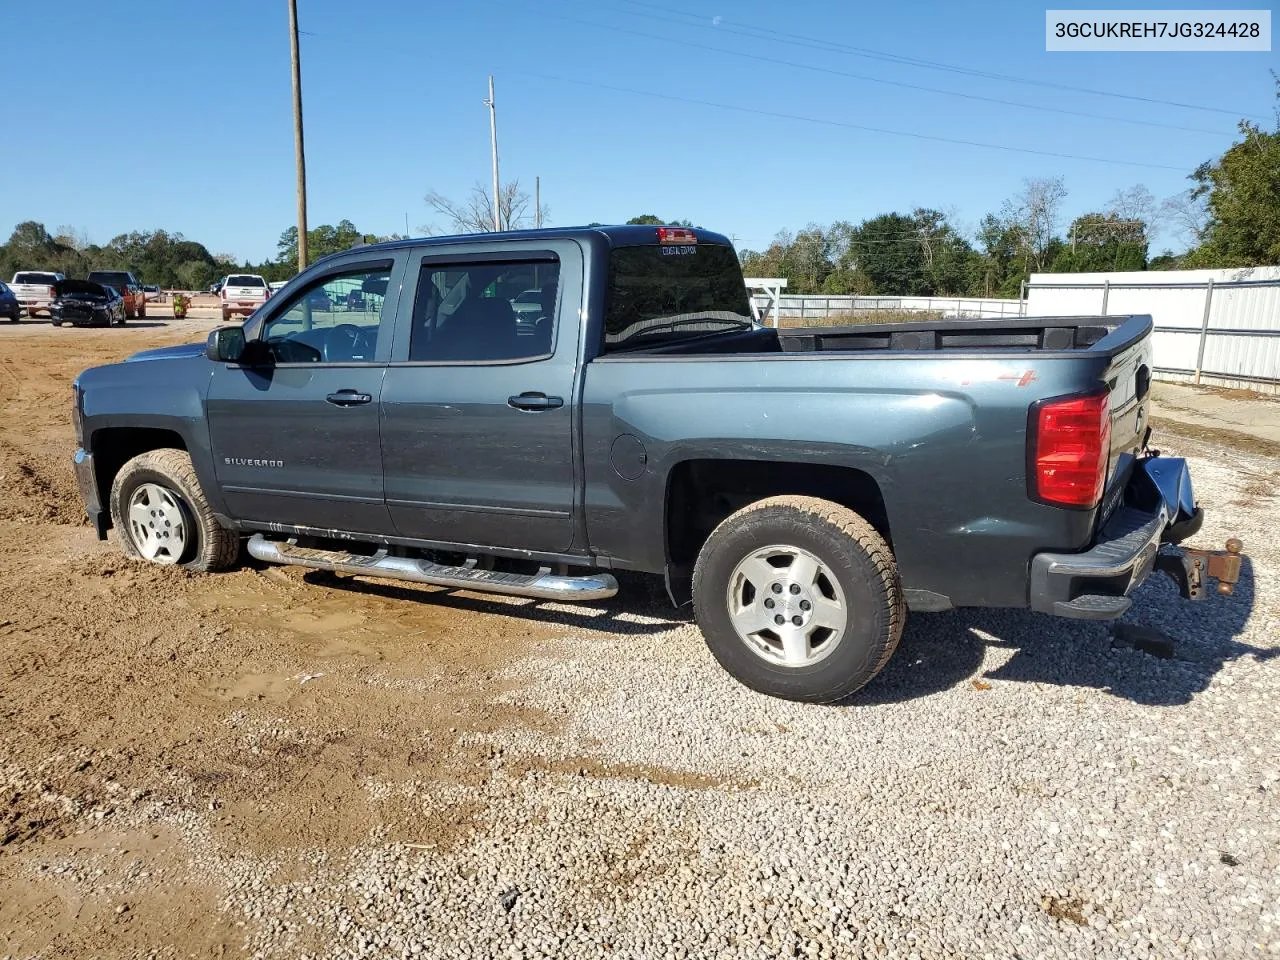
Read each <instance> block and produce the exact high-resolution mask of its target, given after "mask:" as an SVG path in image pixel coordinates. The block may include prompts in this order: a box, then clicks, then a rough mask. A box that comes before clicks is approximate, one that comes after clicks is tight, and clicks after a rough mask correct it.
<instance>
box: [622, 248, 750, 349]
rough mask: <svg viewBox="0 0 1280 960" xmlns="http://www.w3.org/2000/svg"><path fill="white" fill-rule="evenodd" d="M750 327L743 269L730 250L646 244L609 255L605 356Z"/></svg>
mask: <svg viewBox="0 0 1280 960" xmlns="http://www.w3.org/2000/svg"><path fill="white" fill-rule="evenodd" d="M752 324H753V320H752V317H751V305H750V303H749V301H748V299H747V288H746V285H745V284H744V283H743V280H742V268H741V267H740V266H739V265H738V258H737V256H736V255H735V254H734V252H733V250H732V249H731V248H729V247H726V246H723V245H721V244H693V245H689V246H668V245H661V246H659V245H651V246H642V247H619V248H617V249H615V250H613V251H611V252H610V254H609V300H608V306H607V309H606V312H605V320H604V349H605V352H609V351H613V350H622V349H629V348H632V347H639V346H645V345H649V344H656V343H665V342H669V341H671V340H673V339H677V340H678V339H684V338H688V337H694V336H706V335H707V334H710V333H726V332H729V331H733V330H746V329H749V328H750V327H751V326H752Z"/></svg>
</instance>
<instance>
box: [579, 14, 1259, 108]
mask: <svg viewBox="0 0 1280 960" xmlns="http://www.w3.org/2000/svg"><path fill="white" fill-rule="evenodd" d="M578 2H589V3H591V4H592V5H593V6H596V5H597V0H578ZM621 2H623V3H627V4H630V5H631V6H635V7H641V8H644V9H647V10H654V11H660V12H662V13H665V14H669V15H674V16H678V17H684V18H686V19H684V20H677V19H672V18H671V17H668V18H666V19H667V20H668V22H670V23H678V24H680V25H681V26H697V27H701V28H703V29H708V30H716V31H718V32H723V33H733V34H738V35H740V36H746V37H753V38H755V39H759V40H774V41H777V42H779V43H787V44H791V45H793V46H802V47H809V48H811V49H819V50H827V51H829V52H832V53H844V54H848V55H850V56H856V57H863V58H866V59H870V60H880V61H883V62H887V63H898V64H903V65H905V66H912V67H918V68H920V69H924V70H938V71H943V72H946V73H956V74H960V75H962V76H970V77H980V78H982V79H986V80H998V81H1001V82H1004V83H1018V84H1025V85H1027V86H1035V87H1044V88H1046V89H1051V90H1065V91H1068V92H1071V93H1086V94H1089V95H1091V96H1097V97H1112V98H1115V99H1119V100H1130V101H1134V102H1137V103H1152V104H1160V105H1162V106H1166V107H1178V108H1180V109H1183V110H1202V111H1205V112H1208V113H1222V114H1226V115H1227V116H1231V117H1234V118H1237V119H1238V118H1240V117H1253V118H1255V119H1259V120H1262V119H1270V117H1263V116H1262V115H1261V114H1251V113H1246V112H1244V111H1239V110H1232V109H1229V108H1225V107H1210V106H1205V105H1204V104H1198V103H1182V102H1180V101H1177V100H1165V99H1162V98H1160V97H1144V96H1141V95H1139V94H1132V93H1118V92H1116V91H1114V90H1096V89H1093V88H1091V87H1079V86H1075V85H1073V84H1066V83H1056V82H1054V81H1051V80H1035V79H1032V78H1030V77H1018V76H1012V75H1010V74H1004V73H993V72H991V71H987V70H975V69H973V68H972V67H962V66H959V65H958V64H950V63H943V62H941V61H938V60H927V59H924V58H921V57H910V56H905V55H903V54H897V53H886V52H884V51H880V50H875V49H872V48H869V47H856V46H852V45H850V44H845V43H839V42H837V41H833V40H825V39H822V38H820V37H810V36H806V35H804V34H798V33H788V32H786V31H783V30H777V29H774V28H770V27H756V26H751V25H749V24H742V25H734V24H725V23H723V22H721V23H719V24H710V23H708V21H707V18H706V17H704V16H699V15H697V14H692V13H688V12H687V11H684V10H675V9H672V8H670V7H664V6H661V5H658V4H652V3H644V2H641V0H621ZM618 12H619V13H625V14H628V15H631V16H641V14H638V13H633V12H631V11H627V10H619V11H618ZM655 19H662V18H655Z"/></svg>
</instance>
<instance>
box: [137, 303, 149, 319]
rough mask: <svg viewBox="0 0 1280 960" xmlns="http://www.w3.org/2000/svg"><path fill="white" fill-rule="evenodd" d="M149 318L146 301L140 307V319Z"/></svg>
mask: <svg viewBox="0 0 1280 960" xmlns="http://www.w3.org/2000/svg"><path fill="white" fill-rule="evenodd" d="M146 318H147V305H146V304H145V303H144V304H143V305H142V306H140V307H139V308H138V319H139V320H145V319H146Z"/></svg>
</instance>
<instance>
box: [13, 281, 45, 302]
mask: <svg viewBox="0 0 1280 960" xmlns="http://www.w3.org/2000/svg"><path fill="white" fill-rule="evenodd" d="M9 289H10V290H12V291H13V295H14V296H15V297H17V298H18V299H19V300H49V299H52V298H53V295H54V293H53V287H52V286H50V285H49V284H40V283H11V284H9Z"/></svg>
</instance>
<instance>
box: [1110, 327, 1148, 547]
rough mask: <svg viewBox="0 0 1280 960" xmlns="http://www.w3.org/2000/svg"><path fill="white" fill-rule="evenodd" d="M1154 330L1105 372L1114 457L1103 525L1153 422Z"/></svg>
mask: <svg viewBox="0 0 1280 960" xmlns="http://www.w3.org/2000/svg"><path fill="white" fill-rule="evenodd" d="M1151 351H1152V347H1151V332H1150V330H1148V331H1147V334H1146V336H1144V337H1141V338H1140V339H1138V340H1137V341H1136V342H1134V343H1133V344H1132V345H1131V346H1129V347H1128V348H1127V349H1125V350H1123V351H1121V352H1119V353H1117V354H1116V355H1115V356H1114V357H1113V358H1112V359H1111V363H1110V364H1109V365H1108V367H1107V369H1106V371H1105V372H1104V373H1103V376H1102V379H1103V382H1104V383H1105V385H1106V388H1107V392H1108V394H1109V399H1110V409H1111V457H1110V461H1109V463H1108V466H1107V483H1106V488H1105V491H1104V493H1103V496H1102V508H1101V509H1100V510H1099V511H1098V525H1099V526H1101V525H1102V524H1103V523H1105V522H1106V520H1107V518H1108V517H1110V516H1111V514H1112V512H1114V510H1115V508H1116V507H1117V506H1118V505H1119V504H1120V500H1121V498H1122V496H1123V494H1124V488H1125V486H1126V484H1128V482H1129V478H1130V476H1131V474H1132V473H1133V466H1134V463H1135V461H1136V458H1137V456H1138V454H1139V453H1141V452H1142V450H1143V448H1144V447H1145V445H1146V437H1147V431H1148V427H1149V424H1150V421H1151Z"/></svg>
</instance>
